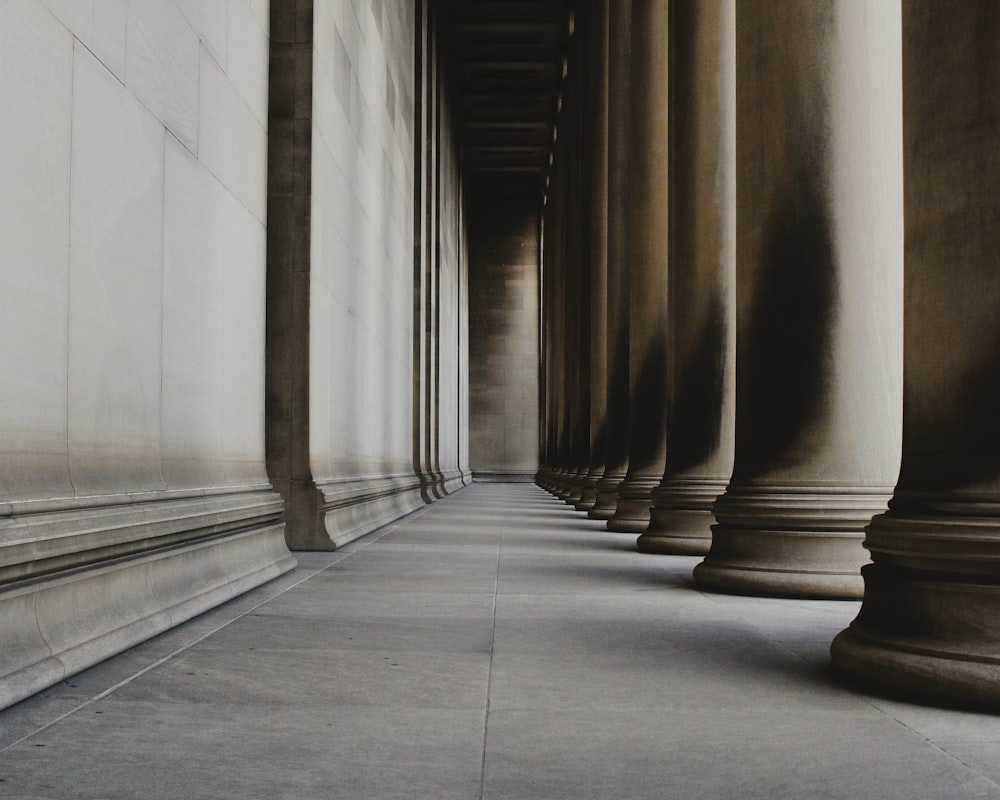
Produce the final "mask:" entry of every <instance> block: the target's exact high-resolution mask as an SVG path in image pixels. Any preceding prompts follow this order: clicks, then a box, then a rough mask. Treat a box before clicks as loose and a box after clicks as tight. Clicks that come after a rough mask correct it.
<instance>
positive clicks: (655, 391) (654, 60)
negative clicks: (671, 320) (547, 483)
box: [608, 0, 670, 533]
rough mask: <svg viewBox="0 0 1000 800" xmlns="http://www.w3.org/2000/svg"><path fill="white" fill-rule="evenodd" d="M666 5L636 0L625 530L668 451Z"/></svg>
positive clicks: (619, 512) (613, 525)
mask: <svg viewBox="0 0 1000 800" xmlns="http://www.w3.org/2000/svg"><path fill="white" fill-rule="evenodd" d="M669 8H670V6H669V5H668V4H667V3H666V2H664V0H633V2H632V79H631V81H630V87H631V94H632V98H631V101H632V127H631V136H630V139H629V143H630V147H629V157H630V159H631V163H630V168H629V175H630V181H629V188H630V195H631V197H630V203H629V210H630V211H631V216H632V225H631V230H630V234H631V236H630V253H629V284H628V292H629V325H628V330H629V429H628V430H629V440H628V450H629V452H628V474H627V475H626V477H625V479H624V480H623V481H622V483H621V485H620V486H619V487H618V506H617V508H616V509H615V514H614V516H613V517H612V518H611V519H610V520H608V528H609V529H610V530H613V531H622V532H636V533H638V532H641V531H643V530H645V529H646V526H647V525H649V509H650V506H651V504H652V501H651V500H650V492H652V490H653V489H654V488H655V487H656V486H657V485H658V484H659V482H660V480H661V479H662V478H663V470H664V466H665V458H666V415H667V398H666V372H667V342H666V338H667V260H668V256H667V250H668V246H669V238H668V227H669V222H670V219H669V213H670V207H669V202H668V199H669V198H668V191H669V173H670V168H669V167H670V163H669V161H670V160H669V152H670V150H669V126H668V119H669V97H670V62H669V47H668V44H669V41H670V39H669V34H670V25H669V22H670V20H669Z"/></svg>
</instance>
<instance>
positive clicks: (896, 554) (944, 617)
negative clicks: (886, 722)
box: [831, 496, 1000, 709]
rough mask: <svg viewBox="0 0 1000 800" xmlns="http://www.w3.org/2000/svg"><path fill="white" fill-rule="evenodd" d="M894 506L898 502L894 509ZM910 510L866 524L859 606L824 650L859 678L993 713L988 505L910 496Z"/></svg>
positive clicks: (998, 682) (995, 664) (998, 520)
mask: <svg viewBox="0 0 1000 800" xmlns="http://www.w3.org/2000/svg"><path fill="white" fill-rule="evenodd" d="M897 501H899V502H897ZM919 501H920V502H919V505H920V506H921V508H920V511H923V512H924V513H920V511H917V512H916V513H908V511H902V510H900V511H897V510H896V509H897V508H898V507H900V506H904V507H905V506H907V505H909V506H911V507H912V506H913V505H914V504H915V503H914V498H911V497H906V496H904V497H902V498H897V499H894V500H893V510H892V511H890V512H889V513H887V514H882V515H880V516H878V517H876V518H875V519H874V520H872V523H871V525H869V527H868V538H867V539H866V545H867V546H868V547H869V548H870V549H871V551H872V554H873V558H874V559H875V561H876V563H875V564H871V565H869V566H866V567H865V568H864V569H863V570H862V573H863V576H864V582H865V596H864V603H863V604H862V606H861V611H860V613H859V614H858V616H857V618H856V619H855V620H854V621H853V622H852V623H851V625H850V627H849V628H847V630H845V631H842V632H841V633H840V634H839V635H838V636H837V637H836V639H834V641H833V645H832V646H831V655H832V656H833V660H834V663H835V664H836V665H837V666H838V667H839V668H840V669H842V670H843V671H844V672H846V673H849V674H851V675H854V676H857V677H858V678H861V679H862V680H865V681H869V682H871V683H873V684H876V685H882V686H885V687H889V688H891V689H895V690H904V691H906V692H913V693H917V694H920V695H922V696H924V697H927V698H932V699H936V700H943V701H948V702H952V703H954V702H957V703H961V704H975V705H976V706H979V707H982V706H989V707H991V708H994V709H1000V621H998V620H1000V584H998V581H997V571H998V568H997V566H996V548H997V542H998V537H1000V517H998V516H994V514H996V512H997V511H998V507H997V504H996V503H972V502H969V503H963V502H961V501H958V502H956V501H955V500H952V501H951V502H948V501H946V500H945V501H935V499H934V498H919Z"/></svg>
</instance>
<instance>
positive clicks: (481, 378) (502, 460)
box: [469, 205, 539, 480]
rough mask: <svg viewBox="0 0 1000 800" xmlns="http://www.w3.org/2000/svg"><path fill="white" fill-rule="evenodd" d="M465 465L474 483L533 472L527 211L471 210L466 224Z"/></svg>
mask: <svg viewBox="0 0 1000 800" xmlns="http://www.w3.org/2000/svg"><path fill="white" fill-rule="evenodd" d="M469 228H470V230H469V271H470V278H469V460H470V464H471V466H472V473H473V476H474V478H475V479H476V480H532V479H533V478H534V475H535V473H536V472H537V470H538V441H539V428H538V425H539V422H538V397H539V385H538V380H539V377H538V376H539V350H538V347H539V335H538V324H539V322H538V310H539V309H538V303H539V300H538V297H539V294H538V292H539V241H538V220H537V218H536V216H535V209H534V208H527V209H524V208H520V207H517V206H513V205H499V206H496V205H482V206H480V205H476V206H474V207H473V209H471V211H470V225H469Z"/></svg>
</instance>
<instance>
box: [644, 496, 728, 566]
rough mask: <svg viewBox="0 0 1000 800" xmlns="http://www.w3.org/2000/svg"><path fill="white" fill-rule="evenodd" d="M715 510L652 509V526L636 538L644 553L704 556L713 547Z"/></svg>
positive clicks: (650, 524)
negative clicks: (713, 514)
mask: <svg viewBox="0 0 1000 800" xmlns="http://www.w3.org/2000/svg"><path fill="white" fill-rule="evenodd" d="M714 521H715V517H713V516H712V512H711V511H692V510H689V509H679V508H657V507H655V506H654V507H653V508H652V509H651V510H650V518H649V527H648V528H647V529H646V531H645V532H644V533H643V534H642V535H641V536H640V537H639V538H638V539H636V542H635V546H636V547H637V548H639V550H640V551H641V552H643V553H659V554H660V555H673V556H704V555H708V551H709V549H711V547H712V523H713V522H714Z"/></svg>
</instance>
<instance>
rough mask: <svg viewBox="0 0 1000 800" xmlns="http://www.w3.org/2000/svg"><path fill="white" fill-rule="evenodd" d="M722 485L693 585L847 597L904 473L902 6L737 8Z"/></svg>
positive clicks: (765, 1)
mask: <svg viewBox="0 0 1000 800" xmlns="http://www.w3.org/2000/svg"><path fill="white" fill-rule="evenodd" d="M736 31H737V34H736V35H737V48H736V56H737V75H739V76H740V80H739V82H738V83H737V97H736V102H737V137H736V140H737V142H738V150H737V183H736V185H737V220H736V248H737V251H736V270H737V309H736V315H737V316H736V318H737V342H736V348H737V357H736V374H737V378H736V380H737V391H736V454H735V466H734V470H733V477H732V480H731V482H730V484H729V488H728V489H727V490H726V493H725V495H723V497H721V498H720V499H719V501H718V502H717V503H716V506H715V516H716V519H717V520H718V524H717V525H716V526H715V528H714V530H713V540H712V548H711V551H710V552H709V554H708V556H707V558H706V559H705V561H704V562H703V563H702V564H700V565H699V566H698V567H697V568H696V569H695V577H696V580H697V581H698V582H699V583H700V584H702V585H704V586H707V587H710V588H714V589H720V590H724V591H736V592H749V593H760V594H770V595H784V596H823V597H859V596H860V595H861V593H862V583H861V575H860V569H861V566H862V565H863V564H864V563H865V561H866V560H867V555H866V553H865V551H864V550H863V548H862V546H861V541H862V533H863V530H864V527H865V525H867V523H868V522H869V521H870V519H871V517H872V516H873V515H874V514H876V513H878V512H880V511H882V510H884V508H885V503H886V501H887V500H888V498H889V496H890V494H891V488H892V486H893V484H894V482H895V478H896V475H897V471H898V466H899V447H900V439H901V407H902V375H901V348H902V339H901V337H902V313H901V293H902V283H901V279H902V210H903V209H902V153H901V133H900V111H899V109H900V104H901V65H900V10H899V4H898V3H895V2H891V1H890V0H884V1H883V0H879V2H874V1H873V2H866V3H859V2H854V1H853V0H838V1H837V2H829V3H816V2H812V0H746V2H743V3H741V4H740V5H739V6H738V9H737V27H736Z"/></svg>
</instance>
